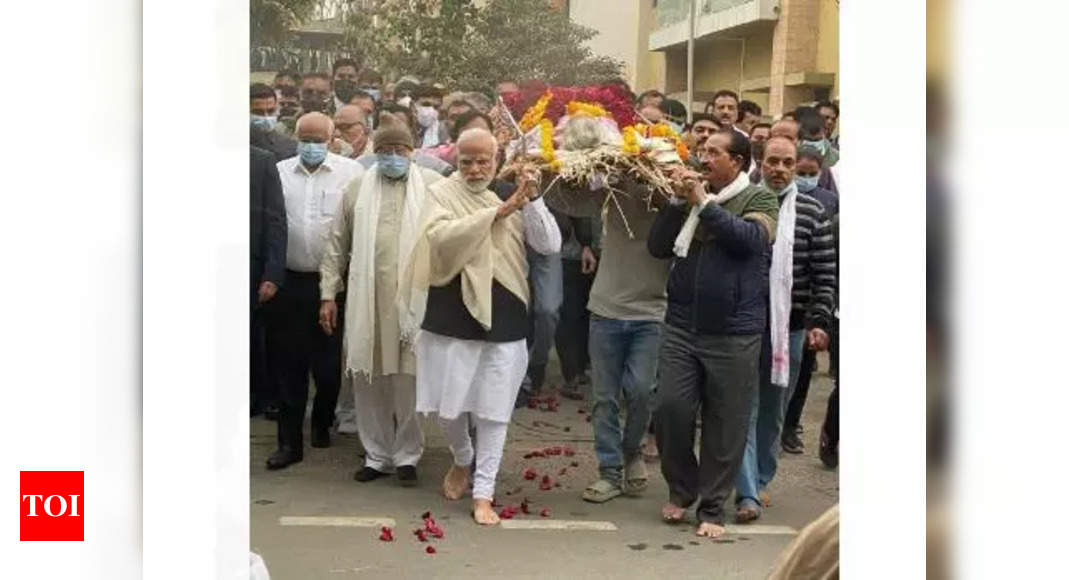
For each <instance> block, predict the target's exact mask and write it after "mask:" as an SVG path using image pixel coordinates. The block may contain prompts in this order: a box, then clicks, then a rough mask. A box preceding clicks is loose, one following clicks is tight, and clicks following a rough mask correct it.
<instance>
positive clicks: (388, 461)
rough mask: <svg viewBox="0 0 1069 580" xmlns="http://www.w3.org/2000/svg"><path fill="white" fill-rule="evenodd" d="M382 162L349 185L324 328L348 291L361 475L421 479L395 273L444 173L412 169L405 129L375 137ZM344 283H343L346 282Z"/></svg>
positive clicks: (410, 360)
mask: <svg viewBox="0 0 1069 580" xmlns="http://www.w3.org/2000/svg"><path fill="white" fill-rule="evenodd" d="M375 153H376V155H377V160H376V163H375V164H374V165H373V166H372V168H371V169H370V170H368V171H367V172H366V173H364V175H363V176H362V177H360V178H358V179H355V180H353V181H352V182H351V183H350V184H349V186H348V187H347V188H346V191H345V195H344V197H343V199H342V207H341V208H340V209H339V211H338V212H337V214H336V217H335V219H334V224H333V227H332V228H331V235H330V239H329V243H328V246H327V249H326V251H325V252H324V255H323V262H322V264H321V265H320V274H321V283H320V285H321V288H320V289H321V296H322V305H321V307H320V324H322V325H323V327H324V329H325V330H327V331H328V332H332V331H333V330H334V329H335V328H336V327H337V324H336V323H337V316H338V312H337V306H336V305H335V303H334V301H333V299H332V298H333V297H334V296H335V295H336V294H337V292H339V291H340V290H341V289H342V288H343V287H344V288H345V292H346V294H345V313H344V316H345V325H344V330H345V336H344V339H343V344H344V347H343V348H344V351H345V374H346V375H347V376H348V377H349V378H351V379H352V381H353V383H352V385H353V396H354V399H355V401H354V403H355V407H356V420H357V432H358V433H359V434H360V440H361V442H362V443H363V446H364V450H365V452H366V459H365V463H364V467H363V468H362V469H360V470H359V471H357V472H356V474H355V475H354V479H356V480H357V481H361V482H366V481H372V480H374V479H378V478H380V477H383V476H385V475H388V474H389V473H391V472H393V471H395V470H396V472H397V479H398V482H399V483H400V484H401V485H414V484H415V483H416V481H417V477H416V463H418V461H419V458H420V456H421V455H422V453H423V434H422V433H421V431H420V428H419V423H418V421H417V419H416V411H415V404H416V381H415V375H416V360H415V355H414V353H413V351H412V347H411V345H409V344H404V343H403V342H402V339H401V334H402V333H401V328H402V326H403V325H404V324H405V321H403V320H401V317H402V313H400V312H399V311H398V307H397V301H396V297H397V280H398V272H399V271H403V268H404V267H405V265H406V264H407V261H408V259H409V256H410V255H411V253H412V248H413V243H414V240H415V239H416V237H417V233H418V225H419V217H420V211H421V209H422V207H423V201H424V198H425V195H426V188H427V186H429V185H430V184H432V183H434V182H435V181H437V180H438V179H440V176H439V175H438V174H437V173H435V172H433V171H431V170H428V169H423V168H420V167H417V166H415V165H412V164H411V163H410V162H409V158H410V156H411V153H412V136H411V134H410V133H409V132H408V130H407V129H406V128H405V127H403V126H400V125H388V126H385V127H383V128H381V129H379V130H378V131H376V132H375ZM343 281H344V282H343Z"/></svg>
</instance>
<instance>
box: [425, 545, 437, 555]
mask: <svg viewBox="0 0 1069 580" xmlns="http://www.w3.org/2000/svg"><path fill="white" fill-rule="evenodd" d="M437 552H438V550H435V549H434V546H427V553H428V554H436V553H437Z"/></svg>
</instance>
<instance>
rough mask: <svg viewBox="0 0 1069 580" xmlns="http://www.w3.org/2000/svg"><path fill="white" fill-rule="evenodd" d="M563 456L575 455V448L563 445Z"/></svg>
mask: <svg viewBox="0 0 1069 580" xmlns="http://www.w3.org/2000/svg"><path fill="white" fill-rule="evenodd" d="M564 456H565V457H573V456H575V449H572V448H571V447H565V448H564Z"/></svg>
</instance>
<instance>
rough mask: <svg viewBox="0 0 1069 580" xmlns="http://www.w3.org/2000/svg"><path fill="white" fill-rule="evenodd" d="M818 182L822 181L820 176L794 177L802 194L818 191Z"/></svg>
mask: <svg viewBox="0 0 1069 580" xmlns="http://www.w3.org/2000/svg"><path fill="white" fill-rule="evenodd" d="M818 181H820V175H811V176H808V177H806V176H803V175H795V176H794V183H795V184H796V185H798V191H800V192H802V193H809V192H810V191H813V190H814V189H816V188H817V182H818Z"/></svg>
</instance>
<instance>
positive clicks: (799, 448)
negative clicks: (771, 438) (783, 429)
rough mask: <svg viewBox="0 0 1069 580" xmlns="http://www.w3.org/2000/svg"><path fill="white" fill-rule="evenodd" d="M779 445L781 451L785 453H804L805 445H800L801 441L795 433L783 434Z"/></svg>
mask: <svg viewBox="0 0 1069 580" xmlns="http://www.w3.org/2000/svg"><path fill="white" fill-rule="evenodd" d="M780 443H781V446H782V447H783V450H784V451H785V452H787V453H793V454H795V455H798V454H800V453H802V452H804V451H805V445H804V444H803V443H802V439H801V438H799V437H798V434H797V433H784V434H783V439H781V440H780Z"/></svg>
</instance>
